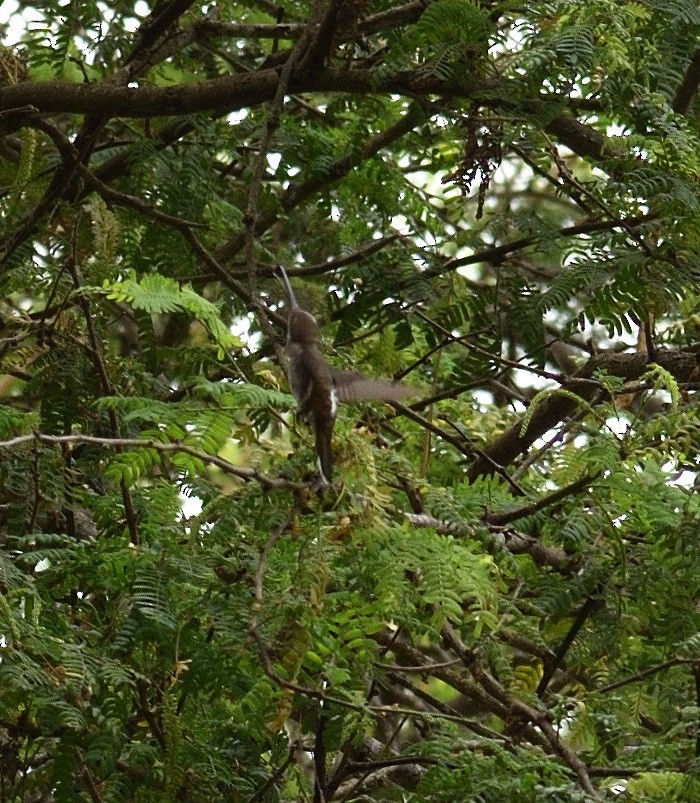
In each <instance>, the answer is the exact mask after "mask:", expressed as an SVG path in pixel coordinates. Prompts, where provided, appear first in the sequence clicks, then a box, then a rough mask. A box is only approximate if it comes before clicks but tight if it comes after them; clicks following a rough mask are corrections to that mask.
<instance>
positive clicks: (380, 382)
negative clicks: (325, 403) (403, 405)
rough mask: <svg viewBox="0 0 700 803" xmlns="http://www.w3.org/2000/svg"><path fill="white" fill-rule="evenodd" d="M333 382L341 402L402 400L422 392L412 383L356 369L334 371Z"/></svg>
mask: <svg viewBox="0 0 700 803" xmlns="http://www.w3.org/2000/svg"><path fill="white" fill-rule="evenodd" d="M333 384H334V386H335V392H336V395H337V397H338V401H340V402H354V401H387V402H392V401H401V400H402V399H407V398H408V397H409V396H417V395H418V394H419V392H420V391H419V390H418V389H417V388H414V387H411V386H410V385H401V384H399V383H398V382H389V381H388V380H386V379H373V378H371V377H366V376H363V375H362V374H360V373H358V372H356V371H333Z"/></svg>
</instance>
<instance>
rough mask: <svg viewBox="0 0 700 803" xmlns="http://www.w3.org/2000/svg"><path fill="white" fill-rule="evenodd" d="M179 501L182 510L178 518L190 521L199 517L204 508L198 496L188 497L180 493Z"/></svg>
mask: <svg viewBox="0 0 700 803" xmlns="http://www.w3.org/2000/svg"><path fill="white" fill-rule="evenodd" d="M180 501H181V503H182V510H181V512H180V518H182V519H191V518H192V517H193V516H199V514H200V513H201V512H202V508H203V507H204V503H203V502H202V500H201V499H200V498H199V497H198V496H188V495H187V494H185V493H182V492H180Z"/></svg>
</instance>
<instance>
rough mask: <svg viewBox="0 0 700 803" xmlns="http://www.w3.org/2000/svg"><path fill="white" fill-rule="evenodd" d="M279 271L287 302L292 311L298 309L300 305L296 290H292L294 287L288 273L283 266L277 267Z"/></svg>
mask: <svg viewBox="0 0 700 803" xmlns="http://www.w3.org/2000/svg"><path fill="white" fill-rule="evenodd" d="M277 270H278V271H279V278H280V280H281V282H282V286H283V287H284V292H285V293H286V294H287V301H288V302H289V304H290V306H291V307H292V309H298V308H299V303H298V302H297V297H296V296H295V295H294V290H292V285H291V284H290V282H289V276H287V271H286V270H285V269H284V268H283V267H282V266H281V265H278V266H277Z"/></svg>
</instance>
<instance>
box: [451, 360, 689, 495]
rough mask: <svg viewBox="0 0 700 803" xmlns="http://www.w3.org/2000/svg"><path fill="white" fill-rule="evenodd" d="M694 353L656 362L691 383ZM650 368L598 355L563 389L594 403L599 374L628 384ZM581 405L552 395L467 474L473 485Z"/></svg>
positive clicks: (679, 379)
mask: <svg viewBox="0 0 700 803" xmlns="http://www.w3.org/2000/svg"><path fill="white" fill-rule="evenodd" d="M696 348H697V353H696V351H695V350H692V351H672V350H670V349H662V350H657V352H656V355H655V362H656V363H657V364H658V365H660V366H661V367H662V368H663V369H664V370H666V371H668V372H669V373H670V374H671V376H673V378H674V379H675V380H676V381H677V382H688V381H690V380H691V379H694V378H696V376H697V374H698V368H699V366H698V356H697V355H698V353H700V346H698V347H696ZM648 368H649V359H648V356H647V355H646V354H645V353H634V354H626V353H624V354H598V355H596V356H595V357H593V358H592V359H590V360H589V361H588V362H587V363H586V365H584V366H583V368H581V370H580V371H579V372H578V373H577V374H576V375H575V376H574V377H572V378H571V380H570V381H568V382H566V383H565V384H564V385H563V386H562V389H563V390H566V391H568V392H569V393H570V394H573V395H574V396H578V397H579V398H580V399H582V400H583V401H585V402H590V401H591V400H592V399H594V397H595V396H596V395H597V394H599V393H600V391H601V387H600V385H599V384H598V383H597V382H594V381H592V379H591V377H592V376H593V374H594V373H595V372H596V371H606V372H607V373H608V374H611V375H612V376H617V377H621V378H622V379H625V380H634V379H639V377H640V376H642V374H643V373H644V372H645V371H646V370H647V369H648ZM577 407H578V405H577V404H576V401H575V400H574V399H573V398H572V397H571V396H570V395H561V394H556V393H555V394H552V395H551V396H549V397H548V398H546V399H544V401H543V402H542V403H541V404H540V405H539V406H538V407H537V409H536V410H535V412H534V413H533V415H532V417H531V419H530V422H529V424H528V426H527V427H526V429H525V431H522V425H521V424H516V425H515V426H513V427H511V428H510V429H509V430H507V431H506V432H505V433H504V434H503V435H501V436H500V437H499V438H497V439H496V440H495V441H494V442H493V443H492V444H491V445H490V446H489V447H488V448H487V449H485V450H484V456H483V457H479V458H478V459H477V460H475V461H474V463H473V465H472V466H471V468H470V469H469V472H468V474H467V476H468V479H469V481H470V482H472V481H474V480H475V479H476V478H477V477H480V476H483V475H486V474H492V473H493V471H494V469H493V463H496V464H497V465H499V466H501V467H503V466H507V465H509V464H510V463H512V462H513V460H515V458H516V457H517V456H518V455H520V454H523V453H524V452H526V451H527V450H528V449H529V448H530V446H532V444H533V443H534V442H535V441H536V440H537V439H538V438H540V437H542V435H544V434H545V432H547V431H548V430H550V429H553V428H554V427H556V426H557V425H558V424H559V423H561V421H563V420H564V419H566V418H567V417H568V416H570V415H571V414H572V413H573V412H574V411H575V410H576V409H577Z"/></svg>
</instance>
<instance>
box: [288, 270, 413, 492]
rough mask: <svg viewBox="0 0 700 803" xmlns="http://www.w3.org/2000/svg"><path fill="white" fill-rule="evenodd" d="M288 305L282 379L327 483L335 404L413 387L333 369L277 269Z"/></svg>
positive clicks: (407, 392) (395, 397)
mask: <svg viewBox="0 0 700 803" xmlns="http://www.w3.org/2000/svg"><path fill="white" fill-rule="evenodd" d="M279 273H280V276H281V279H282V284H283V285H284V289H285V291H286V294H287V301H288V303H289V317H288V318H287V347H286V351H287V360H288V367H287V376H288V379H289V387H290V389H291V391H292V395H293V396H294V399H295V401H296V403H297V408H298V410H299V414H300V416H301V418H302V420H304V421H305V422H306V423H307V424H308V426H309V427H310V429H311V430H312V432H313V433H314V438H315V444H316V454H317V456H318V468H319V471H320V472H321V481H322V482H323V484H324V485H330V483H331V479H332V474H333V452H332V448H331V439H332V436H333V426H334V425H335V419H336V416H337V414H338V404H339V403H341V402H352V401H399V400H400V399H404V398H406V397H407V396H411V395H413V394H415V389H413V388H410V387H407V386H406V385H400V384H398V383H396V382H390V381H388V380H385V379H371V378H368V377H366V376H364V375H363V374H361V373H359V372H356V371H337V370H335V369H334V368H332V367H331V366H330V365H329V364H328V363H327V362H326V359H325V357H324V356H323V352H322V351H321V345H320V341H319V331H320V327H319V325H318V321H317V320H316V318H314V316H313V315H312V314H311V313H310V312H308V311H307V310H305V309H303V308H302V307H300V306H299V303H298V301H297V299H296V296H295V294H294V290H292V286H291V284H290V282H289V277H288V276H287V273H286V271H285V270H284V268H282V267H281V266H279Z"/></svg>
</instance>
